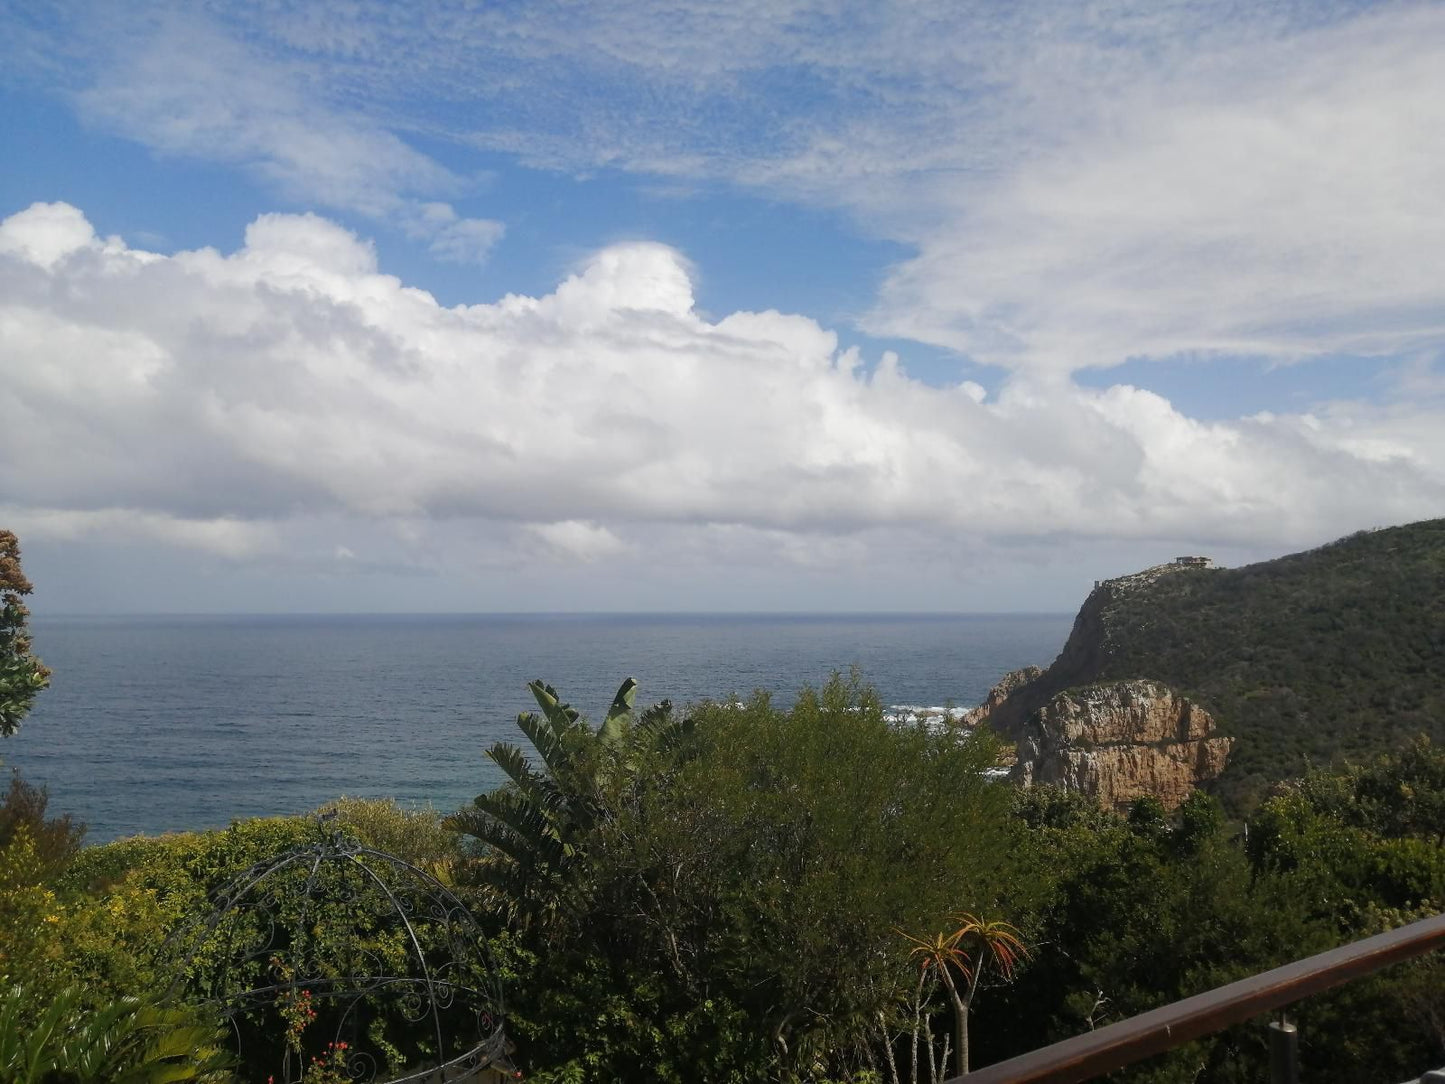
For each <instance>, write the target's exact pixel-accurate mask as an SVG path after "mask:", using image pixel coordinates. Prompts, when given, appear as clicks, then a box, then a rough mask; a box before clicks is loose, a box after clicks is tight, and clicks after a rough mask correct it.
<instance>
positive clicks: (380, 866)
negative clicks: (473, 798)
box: [170, 818, 511, 1084]
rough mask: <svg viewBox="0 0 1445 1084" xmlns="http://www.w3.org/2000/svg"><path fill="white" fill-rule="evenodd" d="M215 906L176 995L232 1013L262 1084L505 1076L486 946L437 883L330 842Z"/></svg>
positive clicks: (397, 863)
mask: <svg viewBox="0 0 1445 1084" xmlns="http://www.w3.org/2000/svg"><path fill="white" fill-rule="evenodd" d="M323 820H324V818H323ZM212 903H213V906H214V910H213V911H212V913H211V915H210V917H209V918H208V919H206V920H205V921H204V922H197V923H193V924H192V925H190V926H189V927H186V928H184V929H182V930H181V931H180V932H179V933H178V934H177V935H176V937H175V938H173V942H172V945H171V947H170V955H171V956H172V957H173V958H174V959H176V960H177V961H178V970H177V972H176V979H175V981H174V983H173V984H172V987H171V992H172V993H173V994H177V995H184V996H187V997H190V998H195V999H199V1000H202V1001H205V1002H207V1003H209V1004H212V1005H214V1006H216V1007H217V1008H218V1009H219V1010H220V1012H221V1013H222V1015H223V1016H224V1017H225V1019H226V1020H227V1021H228V1022H229V1024H230V1025H231V1028H232V1030H233V1031H234V1033H235V1040H236V1047H237V1055H238V1057H239V1059H240V1062H241V1066H242V1068H243V1070H244V1071H245V1072H247V1073H249V1074H251V1075H252V1076H253V1077H254V1079H257V1080H267V1079H269V1080H271V1081H274V1082H275V1084H301V1082H303V1081H307V1080H321V1081H328V1082H329V1081H355V1082H373V1081H375V1082H381V1081H386V1082H388V1084H442V1082H444V1081H445V1082H453V1081H481V1080H485V1079H489V1078H491V1077H492V1076H493V1075H495V1074H497V1073H498V1072H499V1071H500V1070H501V1069H502V1068H503V1066H505V1064H506V1062H505V1058H506V1045H507V1041H506V1036H505V1034H504V1032H503V1027H502V1020H503V1017H502V993H501V987H500V984H499V983H498V981H497V979H496V976H495V973H494V972H493V969H492V967H491V964H490V960H489V958H488V955H487V949H486V939H485V937H484V935H483V933H482V930H481V927H480V926H479V925H478V924H477V921H476V919H475V918H474V917H473V916H472V914H471V912H470V911H468V910H467V908H466V907H465V905H463V904H462V902H461V901H460V900H458V899H457V897H456V896H455V895H454V894H453V893H452V892H451V890H450V889H448V888H447V887H446V886H445V885H444V884H442V883H441V881H439V880H437V878H436V877H434V876H432V875H431V874H430V873H427V872H426V871H424V870H422V869H419V868H418V867H416V866H414V865H412V864H411V863H409V862H406V861H404V860H403V859H400V858H397V857H396V856H395V855H390V854H386V853H385V852H382V851H378V850H374V849H372V848H370V847H366V846H363V845H362V844H361V843H359V842H357V841H356V840H354V839H351V838H349V837H347V836H344V835H342V834H341V833H340V832H337V831H335V830H331V831H328V832H327V833H325V835H324V836H323V838H321V839H319V840H318V841H317V842H314V843H311V844H307V845H303V846H299V847H295V848H293V849H291V850H288V851H285V852H282V853H281V854H278V855H276V856H274V857H272V858H269V859H266V860H264V861H262V862H258V863H257V864H255V865H254V866H252V867H251V868H250V869H248V870H246V871H245V872H244V873H242V874H241V875H240V876H239V877H237V878H236V879H235V880H233V881H232V882H231V883H230V884H228V885H227V886H226V887H225V888H223V889H221V890H220V891H219V892H217V893H215V894H214V895H213V896H212ZM489 1067H490V1068H491V1070H492V1072H491V1073H489V1072H488V1069H489ZM506 1075H509V1076H510V1075H511V1074H510V1073H507V1074H506Z"/></svg>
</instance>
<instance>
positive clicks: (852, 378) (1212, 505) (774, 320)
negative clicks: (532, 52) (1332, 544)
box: [0, 204, 1445, 564]
mask: <svg viewBox="0 0 1445 1084" xmlns="http://www.w3.org/2000/svg"><path fill="white" fill-rule="evenodd" d="M0 351H3V353H0V370H3V372H0V377H3V380H0V416H3V417H4V418H5V424H4V426H3V427H0V500H3V503H4V508H5V511H6V515H7V517H8V518H9V519H11V520H12V521H17V520H18V521H23V522H25V523H27V524H29V525H30V526H31V527H32V529H33V530H35V531H38V532H40V533H41V534H50V535H53V536H62V537H71V538H74V537H82V536H85V535H86V534H87V532H89V533H91V534H102V535H108V536H115V535H125V534H126V533H127V532H129V533H130V534H132V535H140V536H144V537H147V538H153V539H161V540H163V541H165V542H166V543H168V544H171V545H175V546H178V547H183V548H192V549H199V550H204V551H207V552H211V553H216V554H220V555H222V556H224V557H226V558H227V559H231V560H253V561H263V562H264V561H270V560H279V559H281V556H282V555H284V556H285V558H286V559H287V560H295V559H297V547H298V546H301V545H302V544H303V543H304V545H306V546H313V547H314V548H315V551H316V553H317V554H323V553H324V554H327V555H330V556H332V557H335V556H336V555H338V554H340V555H341V556H342V557H344V558H347V559H350V558H354V557H355V556H356V554H367V553H374V552H375V550H376V547H375V546H374V545H368V535H370V534H371V533H372V532H374V531H375V529H376V525H378V524H385V525H387V530H388V531H389V532H390V533H389V535H388V539H389V541H388V547H389V548H390V549H391V550H392V551H393V557H394V558H395V560H397V561H398V562H402V561H404V560H405V559H406V555H407V554H408V553H411V554H414V555H415V554H424V553H433V552H436V551H435V547H436V546H437V545H438V540H440V539H451V540H452V541H453V542H454V541H455V538H456V532H457V530H458V529H459V525H462V526H463V527H465V529H466V530H474V531H475V532H479V533H487V532H491V533H492V534H495V533H496V532H498V531H501V532H502V533H503V534H505V535H507V536H508V537H511V538H514V539H516V538H526V539H530V544H529V545H528V546H527V547H525V551H526V552H527V553H528V554H530V555H531V556H530V557H528V558H526V559H536V560H544V559H545V560H551V561H556V560H563V561H585V562H592V563H594V564H595V563H597V562H608V561H616V560H629V561H640V562H642V563H643V564H646V563H647V562H648V561H654V560H658V559H661V558H662V557H665V556H666V555H667V554H676V553H678V552H681V551H684V550H688V549H699V548H700V549H701V550H707V549H708V548H709V547H710V546H713V545H714V543H715V540H716V539H718V538H719V537H721V536H720V535H719V532H732V533H731V534H730V535H729V537H730V538H731V539H732V542H733V543H734V544H742V543H743V542H746V546H745V547H744V548H750V549H758V548H759V547H761V548H762V549H769V550H771V551H772V552H774V553H775V554H776V553H782V554H784V555H785V556H786V555H787V554H788V553H789V552H790V551H792V552H793V554H794V558H795V559H797V560H799V561H801V562H802V563H805V564H806V563H817V562H823V563H825V564H826V563H828V562H830V561H836V562H842V563H849V562H857V561H859V560H860V554H866V553H867V551H868V550H869V547H870V546H873V545H875V544H881V543H879V542H878V540H882V539H886V544H887V545H888V546H889V547H890V549H891V550H892V551H893V552H895V553H896V552H898V551H899V547H900V545H902V544H904V543H901V542H900V539H902V538H907V539H912V540H913V541H912V542H910V543H906V544H909V545H912V544H916V545H920V546H925V547H927V546H930V545H935V544H939V543H944V542H946V541H947V540H950V539H961V538H968V539H975V540H977V539H988V540H994V541H995V542H998V543H1000V544H1006V543H1008V542H1009V540H1013V539H1025V540H1028V539H1033V540H1037V539H1040V538H1048V537H1059V536H1075V537H1086V538H1098V539H1113V540H1118V539H1161V540H1166V539H1167V540H1179V541H1180V542H1181V543H1182V542H1185V541H1190V542H1195V543H1199V544H1204V543H1217V544H1221V545H1242V546H1251V545H1254V546H1287V545H1290V544H1294V543H1304V542H1309V541H1314V540H1319V539H1322V538H1325V537H1329V536H1330V535H1331V534H1335V533H1340V532H1343V531H1346V530H1349V529H1352V528H1355V527H1358V526H1363V525H1368V524H1376V523H1388V522H1397V521H1401V520H1407V519H1411V518H1416V517H1421V516H1426V515H1430V514H1432V513H1434V512H1435V511H1436V510H1438V509H1439V508H1440V507H1441V506H1442V498H1445V437H1442V436H1441V434H1442V432H1445V426H1442V425H1440V424H1439V423H1440V421H1441V420H1442V414H1441V411H1440V409H1439V406H1438V402H1439V400H1438V398H1432V397H1431V396H1430V395H1428V394H1425V395H1417V396H1416V397H1415V398H1412V399H1410V400H1408V401H1404V402H1402V403H1400V404H1398V405H1394V406H1390V405H1385V406H1380V405H1370V406H1366V405H1361V404H1351V403H1336V404H1330V405H1327V406H1324V407H1322V408H1321V409H1319V410H1317V411H1315V412H1314V413H1310V414H1299V415H1287V416H1286V415H1280V416H1274V415H1262V416H1255V417H1249V418H1239V419H1235V420H1232V421H1228V422H1203V421H1199V420H1196V419H1191V418H1189V417H1187V416H1185V415H1184V414H1182V413H1181V412H1180V411H1179V410H1177V409H1176V408H1175V407H1174V406H1172V405H1171V404H1170V403H1169V402H1168V401H1166V400H1165V399H1163V398H1161V397H1160V396H1158V395H1156V394H1154V393H1151V392H1148V391H1144V390H1141V389H1138V388H1134V387H1130V386H1125V385H1118V386H1114V387H1111V388H1108V389H1106V390H1090V389H1086V388H1084V387H1081V386H1079V385H1077V384H1075V383H1073V382H1071V381H1070V380H1069V379H1067V378H1066V377H1061V376H1058V375H1053V374H1031V375H1030V374H1027V373H1026V374H1022V375H1018V376H1016V377H1014V378H1013V379H1012V380H1011V381H1009V382H1007V383H1006V384H1005V385H1004V386H1003V387H1002V390H1001V391H999V392H998V393H997V394H996V395H994V396H992V397H990V396H988V395H985V393H984V391H983V389H982V388H980V387H978V386H977V385H973V384H970V383H966V382H965V383H960V384H957V385H954V386H949V387H934V386H929V385H926V384H924V383H921V382H919V381H916V380H913V379H911V378H910V377H909V376H908V375H907V373H906V372H905V371H904V369H903V368H902V367H901V366H900V364H899V363H898V361H897V359H895V358H894V357H893V356H891V355H884V356H882V357H881V358H878V359H871V358H864V357H861V356H860V355H859V354H858V353H857V352H855V351H852V350H841V349H840V348H839V345H838V340H837V337H836V336H835V334H834V333H832V332H831V331H829V330H827V329H825V328H822V327H820V326H819V325H818V324H817V323H815V322H814V321H812V320H810V319H807V318H805V317H801V316H794V315H786V314H782V313H778V312H761V313H753V312H738V313H733V314H731V315H728V316H725V317H723V318H720V319H708V318H705V317H704V316H703V315H700V314H699V313H698V312H697V311H696V310H695V309H694V306H693V296H692V288H691V283H690V278H689V270H688V264H687V262H686V260H685V259H684V258H683V257H682V255H681V254H679V253H678V252H676V251H674V250H672V249H669V248H667V247H664V246H661V245H656V244H627V245H619V246H614V247H610V248H607V249H604V250H602V251H600V252H598V253H595V254H594V255H593V256H592V257H591V258H590V259H589V260H587V261H586V262H585V263H584V264H583V265H581V266H579V267H578V268H577V270H576V272H575V273H574V274H572V275H571V276H569V277H568V278H567V279H566V280H565V281H563V282H562V283H560V284H559V285H558V286H557V288H556V289H555V290H554V291H553V292H551V293H550V294H547V295H546V296H542V297H528V296H520V295H508V296H506V297H503V298H502V299H500V300H498V301H495V302H492V303H485V304H476V305H471V306H459V307H455V308H444V307H442V306H440V305H438V304H437V303H436V301H435V300H434V299H433V298H432V297H431V296H430V295H429V294H427V293H425V292H423V291H420V290H417V289H413V288H409V287H407V286H406V285H405V284H404V283H402V282H400V281H399V280H397V279H396V278H394V277H392V276H389V275H386V274H384V273H382V272H381V271H380V270H379V269H378V267H377V262H376V258H375V255H374V252H373V250H372V248H371V246H370V245H369V244H368V243H367V242H366V241H364V240H362V239H359V238H357V237H356V236H355V235H353V234H351V233H349V232H347V231H346V230H344V229H342V228H340V227H339V226H337V225H335V224H333V223H331V222H328V221H326V220H325V219H322V218H319V217H316V216H313V215H303V216H284V215H266V216H262V217H261V218H258V219H257V220H256V221H255V222H254V223H252V225H251V226H250V228H249V229H248V230H247V233H246V237H245V241H244V244H243V245H242V246H241V247H239V248H238V249H237V250H236V251H234V252H232V253H229V254H224V253H221V252H218V251H215V250H212V249H201V250H196V251H186V252H177V253H175V254H172V255H162V254H157V253H150V252H145V251H142V250H139V249H136V248H132V247H130V246H128V245H127V244H126V243H125V242H124V241H122V240H120V239H118V238H100V237H97V236H96V235H95V234H94V232H93V230H92V228H91V227H90V225H89V223H88V222H87V221H86V219H85V217H84V215H83V214H82V213H81V211H79V210H77V209H75V208H73V207H69V206H67V205H64V204H37V205H35V206H33V207H31V208H29V209H27V210H24V211H21V212H19V213H17V214H14V215H12V216H11V217H10V218H7V219H5V220H4V222H3V224H0ZM466 525H471V526H470V527H467V526H466ZM322 526H324V528H325V529H324V530H323V529H321V528H322ZM739 532H741V533H739ZM929 539H932V540H934V541H933V542H929V541H928V540H929ZM740 540H741V541H740ZM449 552H455V548H454V547H453V548H452V550H450V551H449Z"/></svg>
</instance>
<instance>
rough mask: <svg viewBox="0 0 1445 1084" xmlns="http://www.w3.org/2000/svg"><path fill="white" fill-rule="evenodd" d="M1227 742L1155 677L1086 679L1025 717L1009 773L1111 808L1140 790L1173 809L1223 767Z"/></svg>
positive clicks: (1194, 708)
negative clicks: (1088, 682)
mask: <svg viewBox="0 0 1445 1084" xmlns="http://www.w3.org/2000/svg"><path fill="white" fill-rule="evenodd" d="M1230 744H1231V743H1230V739H1229V738H1224V737H1217V736H1215V735H1214V720H1213V719H1212V718H1211V717H1210V715H1209V713H1208V712H1206V711H1205V710H1204V709H1203V708H1201V707H1199V706H1198V705H1197V704H1195V703H1193V702H1191V701H1190V700H1188V699H1186V698H1184V697H1182V696H1179V695H1177V694H1175V693H1174V692H1172V691H1171V690H1170V689H1168V688H1167V687H1165V686H1163V685H1160V684H1159V683H1157V682H1153V681H1146V680H1136V681H1117V682H1110V683H1107V684H1099V685H1088V686H1084V687H1082V688H1077V689H1070V690H1068V691H1066V692H1063V693H1060V694H1058V695H1057V696H1055V697H1053V698H1052V699H1051V700H1049V701H1048V702H1047V703H1046V704H1045V705H1044V706H1043V707H1041V708H1040V709H1039V710H1038V711H1036V712H1034V714H1033V715H1032V716H1031V717H1030V718H1029V719H1028V720H1027V722H1026V723H1025V724H1024V725H1023V727H1022V731H1021V733H1020V734H1019V737H1018V759H1017V760H1016V761H1015V763H1014V767H1013V769H1012V771H1011V772H1010V778H1011V779H1013V780H1015V781H1016V782H1018V783H1020V784H1022V785H1023V786H1030V785H1032V784H1033V783H1051V784H1054V785H1057V786H1062V787H1064V788H1066V789H1069V790H1077V791H1080V792H1082V793H1084V794H1087V795H1089V796H1090V797H1092V798H1094V799H1096V800H1097V801H1098V802H1099V803H1100V804H1101V805H1103V806H1106V807H1112V808H1115V809H1123V808H1126V807H1127V806H1128V805H1129V803H1130V802H1132V801H1133V800H1134V799H1135V798H1139V797H1141V796H1144V795H1152V796H1153V797H1155V798H1158V799H1159V800H1160V801H1161V802H1162V803H1163V804H1164V805H1165V807H1166V808H1170V809H1172V808H1174V807H1175V806H1177V805H1178V804H1179V803H1180V802H1182V801H1184V799H1185V798H1187V797H1189V795H1190V794H1191V793H1193V791H1194V789H1195V787H1196V786H1198V785H1199V784H1200V783H1202V782H1206V781H1208V780H1211V779H1214V778H1215V777H1216V776H1218V775H1219V773H1220V772H1222V771H1223V770H1224V766H1225V762H1226V760H1227V758H1228V756H1229V748H1230Z"/></svg>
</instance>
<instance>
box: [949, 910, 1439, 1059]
mask: <svg viewBox="0 0 1445 1084" xmlns="http://www.w3.org/2000/svg"><path fill="white" fill-rule="evenodd" d="M1441 947H1445V914H1441V915H1436V916H1435V917H1433V918H1422V919H1420V920H1419V921H1417V922H1412V923H1410V924H1409V925H1408V926H1401V927H1399V928H1398V929H1394V930H1389V931H1387V932H1385V933H1381V934H1376V935H1375V936H1374V937H1367V938H1365V939H1364V940H1362V941H1355V942H1352V943H1350V944H1348V945H1341V946H1340V947H1339V948H1334V949H1330V950H1329V951H1328V952H1321V953H1319V954H1318V955H1316V956H1309V957H1307V958H1305V959H1303V960H1296V961H1295V962H1294V963H1291V964H1285V965H1284V966H1283V967H1277V968H1275V969H1274V970H1273V971H1265V972H1263V973H1261V974H1258V975H1253V976H1251V977H1249V978H1247V979H1240V980H1239V981H1238V982H1231V983H1230V984H1229V985H1228V986H1220V987H1218V988H1216V989H1214V990H1208V991H1206V992H1205V993H1202V994H1196V995H1194V996H1193V997H1188V998H1185V999H1184V1000H1183V1001H1176V1002H1174V1003H1172V1004H1170V1005H1164V1006H1162V1007H1160V1008H1158V1009H1153V1010H1151V1011H1149V1012H1146V1013H1142V1014H1140V1015H1139V1016H1134V1017H1130V1018H1129V1019H1128V1020H1121V1021H1119V1022H1118V1023H1117V1024H1110V1025H1108V1026H1107V1027H1102V1028H1099V1029H1098V1030H1097V1031H1090V1032H1087V1033H1085V1034H1083V1035H1076V1036H1075V1037H1074V1038H1072V1039H1065V1040H1064V1041H1063V1042H1058V1043H1054V1044H1053V1045H1052V1046H1046V1047H1043V1048H1041V1049H1039V1050H1034V1051H1031V1052H1030V1053H1028V1054H1023V1055H1020V1056H1019V1057H1017V1058H1010V1059H1009V1060H1008V1061H1001V1062H998V1063H996V1064H994V1065H988V1066H985V1067H984V1068H982V1069H979V1070H976V1071H975V1072H972V1073H970V1074H968V1075H967V1076H959V1077H953V1078H951V1079H950V1080H948V1081H946V1082H945V1084H1077V1082H1079V1081H1085V1080H1090V1079H1092V1078H1094V1077H1096V1076H1100V1075H1102V1074H1104V1073H1109V1072H1112V1071H1114V1070H1115V1069H1121V1068H1123V1067H1124V1066H1126V1065H1131V1064H1133V1063H1134V1062H1136V1061H1140V1060H1142V1059H1143V1058H1147V1057H1149V1056H1151V1055H1153V1054H1162V1053H1163V1052H1164V1051H1166V1050H1171V1049H1173V1048H1174V1047H1176V1046H1181V1045H1183V1044H1184V1043H1187V1042H1190V1041H1191V1040H1193V1039H1198V1038H1200V1037H1202V1036H1205V1035H1210V1034H1213V1033H1214V1032H1216V1031H1221V1030H1223V1029H1224V1028H1227V1027H1229V1026H1230V1025H1231V1024H1238V1023H1242V1022H1243V1021H1245V1020H1248V1019H1250V1018H1251V1017H1255V1016H1260V1015H1262V1014H1264V1013H1267V1012H1271V1011H1272V1010H1274V1009H1280V1008H1283V1007H1284V1006H1286V1005H1289V1004H1291V1003H1293V1002H1296V1001H1299V1000H1301V999H1303V998H1306V997H1309V996H1310V995H1312V994H1317V993H1320V992H1321V991H1323V990H1328V989H1330V988H1331V987H1334V986H1339V985H1341V984H1343V983H1346V982H1349V981H1351V980H1352V979H1357V978H1360V977H1361V976H1363V975H1368V974H1370V973H1371V972H1374V971H1378V970H1380V969H1381V968H1382V967H1388V966H1389V965H1390V964H1393V963H1399V962H1400V961H1401V960H1408V959H1411V958H1412V957H1415V956H1423V955H1424V954H1425V953H1427V952H1430V951H1432V950H1433V949H1437V948H1441Z"/></svg>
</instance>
